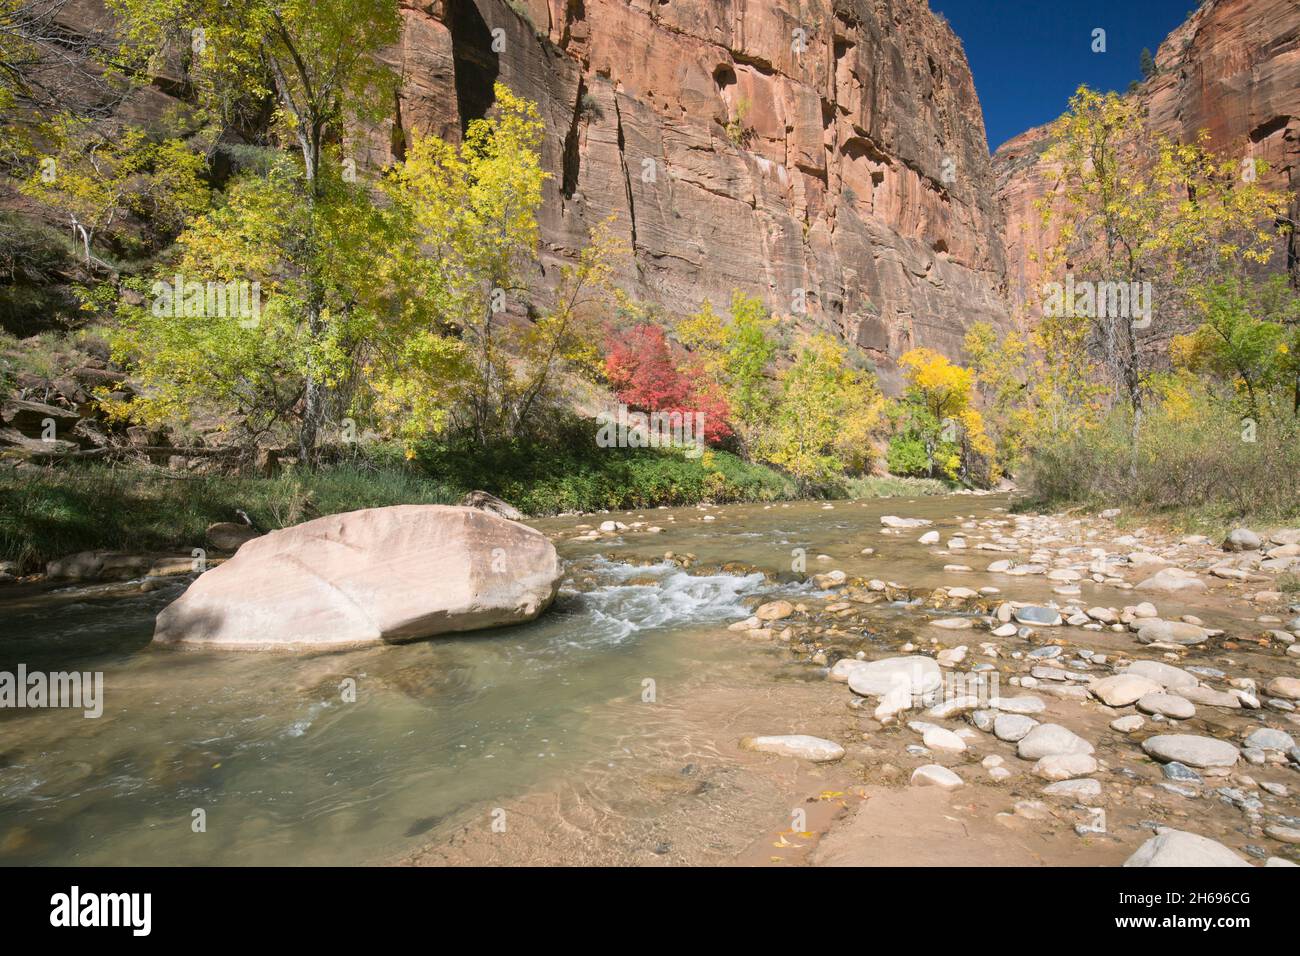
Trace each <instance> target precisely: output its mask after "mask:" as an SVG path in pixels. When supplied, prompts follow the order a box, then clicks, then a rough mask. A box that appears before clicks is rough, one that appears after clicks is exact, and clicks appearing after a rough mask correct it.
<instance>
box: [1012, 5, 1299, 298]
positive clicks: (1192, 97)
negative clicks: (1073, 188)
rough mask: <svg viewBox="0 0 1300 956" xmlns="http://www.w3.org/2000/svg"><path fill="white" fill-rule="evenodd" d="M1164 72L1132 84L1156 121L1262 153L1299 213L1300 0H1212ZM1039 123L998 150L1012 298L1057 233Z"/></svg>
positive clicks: (1024, 288)
mask: <svg viewBox="0 0 1300 956" xmlns="http://www.w3.org/2000/svg"><path fill="white" fill-rule="evenodd" d="M1156 65H1157V67H1158V68H1159V72H1158V73H1157V75H1156V76H1154V77H1153V78H1152V79H1151V80H1149V81H1148V82H1146V83H1145V84H1143V86H1142V88H1141V89H1140V90H1139V91H1138V92H1137V93H1136V95H1137V96H1140V97H1141V98H1142V101H1143V104H1144V105H1145V106H1146V108H1147V110H1148V115H1149V117H1150V120H1151V123H1152V125H1153V126H1154V127H1155V128H1156V129H1158V130H1160V131H1162V132H1165V133H1167V134H1169V135H1171V136H1174V137H1176V138H1178V139H1180V140H1183V141H1188V140H1190V139H1192V138H1193V137H1194V136H1195V135H1196V134H1197V132H1198V131H1199V130H1202V129H1204V130H1208V131H1209V133H1210V137H1211V146H1212V147H1213V148H1214V149H1216V150H1219V151H1226V152H1228V153H1230V154H1233V155H1237V154H1239V155H1240V156H1241V157H1242V158H1243V159H1244V158H1246V157H1253V158H1256V159H1262V160H1265V161H1266V162H1267V163H1268V165H1269V170H1268V172H1267V173H1265V174H1264V176H1262V177H1261V182H1264V183H1265V184H1266V185H1268V186H1270V187H1272V188H1275V189H1286V190H1288V191H1290V193H1291V195H1292V197H1293V199H1292V203H1291V219H1292V220H1293V221H1295V220H1298V219H1300V2H1297V0H1206V2H1205V3H1204V4H1203V5H1202V6H1201V7H1200V8H1199V9H1198V10H1197V11H1196V12H1195V13H1193V14H1192V15H1191V16H1190V17H1189V18H1188V19H1187V21H1186V22H1185V23H1184V24H1183V25H1182V26H1180V27H1179V28H1178V29H1177V30H1175V31H1174V32H1173V33H1171V34H1170V35H1169V36H1168V38H1167V39H1166V40H1165V42H1164V43H1162V44H1161V45H1160V49H1159V51H1158V52H1157V53H1156ZM1047 140H1048V137H1047V133H1046V129H1045V128H1043V127H1040V128H1037V129H1032V130H1029V131H1027V132H1025V133H1022V134H1021V135H1020V136H1017V137H1016V138H1015V139H1013V140H1010V141H1008V142H1007V143H1006V144H1004V145H1003V146H1002V147H1001V148H999V149H998V151H997V154H996V155H995V157H994V167H995V169H996V172H997V184H998V185H997V196H998V202H999V204H1000V206H1001V210H1002V214H1003V216H1004V218H1005V221H1006V250H1007V261H1008V268H1007V278H1008V284H1009V287H1010V293H1011V300H1012V303H1013V307H1016V308H1019V307H1023V305H1024V303H1025V302H1026V296H1027V294H1028V293H1029V292H1030V290H1033V289H1036V288H1037V285H1038V282H1039V274H1038V268H1037V265H1036V263H1035V262H1033V261H1032V255H1033V254H1034V253H1036V252H1041V251H1042V250H1043V249H1044V248H1047V247H1048V246H1050V245H1052V244H1053V243H1054V242H1055V241H1056V238H1057V236H1056V235H1055V233H1054V232H1053V231H1052V230H1051V229H1046V230H1045V229H1044V228H1043V227H1042V225H1041V223H1040V221H1039V219H1038V215H1037V213H1036V211H1035V209H1034V205H1033V204H1034V202H1035V201H1036V200H1037V199H1039V198H1041V197H1043V196H1045V195H1047V194H1048V193H1049V192H1050V191H1051V189H1052V183H1053V181H1054V179H1055V175H1054V174H1055V172H1056V171H1055V170H1053V169H1051V168H1049V167H1048V165H1047V164H1045V163H1042V162H1040V160H1039V155H1040V153H1041V151H1042V150H1043V149H1045V148H1046V146H1047ZM1298 258H1300V241H1298V240H1297V238H1296V237H1294V236H1293V237H1292V239H1291V242H1290V245H1289V248H1288V247H1284V246H1282V245H1279V248H1278V251H1277V254H1276V255H1275V257H1274V260H1273V263H1272V266H1273V267H1274V268H1278V269H1282V268H1290V269H1291V270H1292V271H1293V272H1295V271H1297V270H1300V262H1298V261H1297V260H1298Z"/></svg>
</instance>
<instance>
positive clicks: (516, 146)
mask: <svg viewBox="0 0 1300 956" xmlns="http://www.w3.org/2000/svg"><path fill="white" fill-rule="evenodd" d="M494 93H495V105H494V107H493V109H492V111H491V113H490V114H489V115H488V116H487V117H485V118H483V119H478V120H474V121H472V122H471V123H470V124H469V127H468V129H467V130H466V133H465V137H464V140H463V141H462V142H461V143H460V144H459V145H453V144H451V143H447V142H444V141H443V140H441V139H438V138H437V137H435V136H422V137H421V136H417V137H415V138H414V141H413V143H412V145H411V146H410V147H409V148H408V150H407V155H406V158H405V160H404V161H403V162H402V163H400V164H398V165H397V166H395V167H394V168H393V170H392V171H391V172H390V174H389V175H388V176H387V178H386V180H385V182H384V184H383V191H384V194H385V196H386V197H387V199H388V201H389V202H391V204H392V207H393V209H394V210H395V211H396V212H397V214H398V215H399V218H400V221H401V223H402V227H403V229H404V230H405V235H406V239H405V243H404V245H403V248H404V249H406V250H408V251H409V252H411V253H412V255H411V256H409V257H408V259H407V261H406V265H405V266H404V269H403V274H404V276H405V279H406V281H407V282H408V283H410V284H411V285H412V286H413V287H415V288H418V289H419V290H420V295H419V296H418V299H417V300H412V301H410V302H409V303H408V308H410V309H418V310H419V311H420V314H419V315H418V317H416V319H415V321H407V322H405V328H406V332H405V333H404V338H403V342H402V343H401V345H400V348H399V349H398V352H399V353H401V356H402V357H401V358H400V359H399V360H398V361H397V363H396V365H395V366H393V367H394V368H395V369H398V370H401V369H403V368H405V367H407V366H410V365H414V366H419V367H423V368H424V369H425V370H426V374H425V375H423V376H419V377H418V378H419V379H420V380H423V381H425V382H434V381H441V382H442V383H443V385H441V386H439V387H435V388H433V389H427V387H426V390H425V391H423V392H419V393H417V391H415V390H413V389H412V388H411V387H409V386H410V383H411V382H412V381H415V380H416V378H413V377H412V376H409V375H407V374H406V373H405V372H399V374H394V375H389V374H387V373H385V372H384V366H377V367H376V371H377V372H378V373H379V379H380V381H381V383H382V388H383V390H384V397H385V400H386V402H387V403H388V404H389V405H390V406H391V407H393V408H399V407H400V408H405V409H406V414H407V415H408V416H409V419H410V422H411V427H412V428H427V429H429V430H435V431H436V430H439V429H441V428H444V427H450V428H455V429H456V430H459V431H461V432H464V433H467V434H468V435H469V436H470V437H471V438H472V439H473V440H475V441H477V442H479V443H480V444H491V443H494V442H499V441H503V440H507V439H509V438H511V437H514V436H522V435H525V434H527V433H529V432H531V431H534V430H535V428H536V427H537V426H538V423H539V419H538V413H539V412H540V411H542V410H545V409H550V408H551V407H553V406H554V405H555V404H556V402H557V400H558V396H557V395H556V394H555V388H556V387H557V384H558V382H559V381H560V379H561V376H562V373H563V372H565V371H566V370H583V369H585V370H587V371H588V372H591V371H592V370H594V369H596V368H598V366H599V358H600V357H599V354H598V353H597V351H596V345H597V343H598V338H597V334H596V321H595V315H596V311H595V310H596V309H598V304H599V302H601V301H602V300H603V299H604V298H605V297H606V296H607V295H608V294H609V291H610V288H609V287H610V263H611V261H612V260H613V259H614V258H616V257H617V256H618V255H620V254H621V252H622V245H621V243H619V242H618V241H616V240H615V239H614V238H613V236H612V233H611V232H610V230H609V228H608V224H602V226H600V227H598V228H597V229H595V230H594V231H593V235H592V239H591V242H590V243H589V244H588V245H587V246H586V248H584V250H583V251H582V252H581V253H580V255H579V257H578V259H577V260H576V261H575V262H573V263H571V264H568V265H566V266H563V267H561V269H560V275H559V278H558V282H557V291H556V294H555V297H554V301H553V303H552V304H551V305H550V306H549V307H545V308H534V306H533V299H534V296H533V295H532V290H531V289H530V288H529V282H528V277H529V275H530V273H532V272H533V271H534V269H535V264H536V257H537V244H538V236H539V233H538V225H537V211H538V209H539V208H540V206H541V202H542V184H543V182H544V181H545V180H546V178H547V176H548V174H547V173H546V172H544V171H543V170H542V168H541V155H540V149H541V139H542V133H543V124H542V122H541V120H540V118H539V117H538V113H537V106H536V104H534V103H531V102H529V101H527V100H525V99H522V98H521V97H518V96H516V95H515V94H514V93H513V92H511V90H510V89H509V88H508V87H506V86H505V85H503V84H499V83H498V84H497V85H496V87H495V91H494ZM530 310H531V311H533V312H534V313H535V314H531V315H530V314H527V313H529V312H530Z"/></svg>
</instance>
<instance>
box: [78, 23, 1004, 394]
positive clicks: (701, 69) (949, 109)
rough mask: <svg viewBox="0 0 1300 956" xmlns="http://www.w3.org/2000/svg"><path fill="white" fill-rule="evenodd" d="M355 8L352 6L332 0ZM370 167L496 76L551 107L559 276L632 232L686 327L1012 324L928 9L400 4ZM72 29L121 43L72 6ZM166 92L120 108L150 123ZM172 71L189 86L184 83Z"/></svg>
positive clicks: (942, 31)
mask: <svg viewBox="0 0 1300 956" xmlns="http://www.w3.org/2000/svg"><path fill="white" fill-rule="evenodd" d="M328 2H335V3H343V2H346V0H328ZM402 16H403V19H404V22H405V27H404V30H403V34H402V39H401V42H400V43H399V45H398V46H397V47H396V48H395V49H393V50H391V51H389V52H388V53H387V55H386V57H385V58H386V59H387V61H388V62H389V63H390V64H391V65H392V66H393V67H394V68H395V69H397V70H398V71H399V72H400V75H401V77H402V82H401V88H400V92H399V94H398V96H397V98H396V101H395V102H394V104H393V115H392V121H391V122H390V123H389V124H388V126H387V128H384V129H379V130H372V131H369V132H367V133H365V134H362V135H359V136H358V137H357V139H358V142H355V143H352V144H350V146H349V149H350V150H351V151H352V152H353V153H354V155H355V158H356V159H357V160H358V161H359V162H360V163H361V164H363V165H369V166H371V167H377V166H382V165H384V164H386V163H388V162H390V161H392V160H393V159H394V158H395V157H396V156H400V154H401V152H402V148H403V144H404V143H405V142H409V140H410V138H411V136H412V135H414V134H415V133H417V132H420V133H434V134H437V135H439V136H442V137H444V138H456V137H459V135H460V133H461V131H462V129H463V128H464V125H465V124H466V123H467V122H468V121H469V120H470V119H472V118H474V117H478V116H482V115H483V114H484V113H485V112H486V111H487V110H488V109H489V108H490V106H491V104H492V98H493V94H492V87H493V83H494V81H498V80H499V81H502V82H505V83H507V84H508V85H510V86H511V87H512V88H513V89H514V90H515V91H516V92H518V93H520V94H521V95H523V96H526V97H528V98H529V99H532V100H535V101H536V102H537V103H538V104H539V106H540V109H541V113H542V116H543V118H544V120H545V123H546V137H545V142H544V146H543V160H544V165H545V167H546V169H547V170H548V171H549V172H550V173H551V179H550V180H549V182H548V183H547V185H546V192H545V202H544V205H543V210H542V213H541V218H542V235H543V246H544V248H543V250H542V253H543V255H542V261H543V267H544V268H543V271H544V273H545V275H544V276H542V277H541V278H542V281H543V282H548V281H553V279H554V277H555V273H556V270H557V267H558V264H559V263H560V262H562V261H564V260H566V259H569V258H571V257H572V256H573V255H574V253H575V252H576V250H578V249H579V248H580V247H581V246H582V245H583V244H584V243H585V241H586V239H587V236H588V233H589V231H590V229H591V228H592V226H594V225H595V224H597V223H599V222H602V221H604V220H606V219H608V218H609V217H611V216H612V217H614V220H615V222H616V226H615V229H616V232H618V233H619V234H620V235H621V236H622V238H623V239H624V240H625V241H626V243H627V245H628V247H629V248H630V249H631V250H632V255H631V256H629V257H628V259H627V260H626V261H625V262H624V263H623V264H622V268H621V271H620V275H619V277H618V278H619V281H620V284H621V285H622V286H623V287H624V288H626V289H627V290H628V291H629V292H631V293H632V294H634V295H636V296H637V297H638V298H641V299H643V300H645V301H648V302H651V303H654V304H657V305H658V306H660V307H661V308H662V309H663V310H664V311H666V312H668V313H670V314H672V313H676V314H685V313H688V312H692V311H694V310H695V309H697V308H698V307H699V305H700V303H701V302H702V301H703V300H704V299H706V298H708V299H711V300H712V301H713V302H714V304H715V305H718V306H725V304H726V302H727V301H728V300H729V299H730V296H731V292H732V290H733V289H737V288H738V289H741V290H743V291H744V292H746V293H749V294H751V295H758V296H761V297H762V298H763V299H764V301H765V302H766V303H767V304H768V305H769V307H770V308H771V309H772V310H773V311H774V312H776V313H778V314H780V315H783V316H792V317H793V318H794V319H795V321H796V322H797V323H798V324H799V325H800V326H801V327H804V328H822V329H826V330H828V331H832V332H834V333H835V334H836V335H838V336H839V337H840V338H841V339H843V340H844V341H846V342H848V343H850V344H853V345H856V346H857V347H858V348H860V349H861V350H862V351H863V352H865V353H866V354H867V355H869V356H870V357H872V358H874V359H875V360H876V361H877V362H878V363H879V366H880V369H881V372H882V374H883V375H884V376H885V378H886V380H887V384H888V383H889V380H890V377H891V376H892V374H893V370H894V364H893V361H892V359H893V358H896V357H897V356H898V355H899V354H900V353H901V352H903V351H905V350H906V349H908V348H911V347H913V346H917V345H925V346H930V347H933V348H937V349H940V350H941V351H943V352H946V353H947V354H949V355H954V356H955V355H957V354H958V353H959V352H960V347H961V339H962V335H963V332H964V329H965V327H966V326H968V325H969V324H970V323H971V322H974V321H976V320H980V319H983V320H988V321H992V322H995V323H1005V322H1006V321H1007V309H1006V306H1005V304H1004V299H1003V296H1004V292H1005V257H1004V252H1003V247H1002V241H1001V232H1002V228H1001V226H1002V224H1001V212H1000V210H999V208H998V205H997V203H996V201H995V199H994V177H993V170H992V164H991V160H990V157H989V155H988V146H987V142H986V140H985V135H984V125H983V119H982V115H981V113H980V108H979V103H978V100H977V98H976V95H975V88H974V84H973V82H972V79H971V74H970V69H969V67H968V65H967V63H966V58H965V55H964V53H963V51H962V48H961V44H960V42H959V41H958V39H957V38H956V36H955V35H954V34H953V32H952V31H951V29H950V28H949V27H948V26H947V24H946V23H944V22H943V21H941V20H939V19H938V18H936V17H935V16H934V15H933V14H932V13H931V12H930V9H929V7H928V4H927V2H926V0H403V7H402ZM63 21H64V24H65V25H66V26H67V27H68V28H69V29H71V30H73V31H78V30H89V29H99V28H106V27H107V26H108V24H109V19H108V16H107V14H106V13H105V12H104V9H103V4H102V0H70V3H69V5H68V7H67V8H65V10H64V13H63ZM166 79H167V78H160V79H159V81H158V82H157V83H155V85H154V86H152V87H149V88H146V89H144V90H142V91H140V92H139V93H138V94H137V95H135V96H133V97H132V98H131V100H130V101H129V102H128V103H127V104H125V105H124V107H123V108H122V114H123V115H124V117H125V118H127V119H128V120H130V121H132V122H144V123H147V122H148V121H149V119H150V117H156V116H157V115H160V114H161V113H162V112H163V111H164V110H165V109H166V108H167V107H168V105H169V103H171V102H172V101H171V100H170V98H169V96H168V94H167V92H166V91H167V90H168V89H171V88H172V84H170V83H168V82H165V80H166ZM173 79H174V78H173Z"/></svg>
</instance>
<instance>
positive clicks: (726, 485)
mask: <svg viewBox="0 0 1300 956" xmlns="http://www.w3.org/2000/svg"><path fill="white" fill-rule="evenodd" d="M569 437H572V436H569ZM475 488H480V489H483V490H484V491H489V492H491V493H493V494H496V495H499V496H500V497H502V498H504V499H505V500H507V501H509V502H511V503H512V504H514V505H515V506H516V507H518V508H519V509H520V510H521V511H523V512H524V513H525V514H529V515H547V514H556V513H559V512H563V511H598V510H602V509H607V508H609V509H629V508H639V507H652V506H656V505H661V504H663V505H686V504H695V503H697V502H699V501H704V500H710V501H714V502H726V501H774V500H778V499H786V498H794V497H795V496H796V492H797V488H796V486H795V483H794V482H793V481H791V480H790V479H789V478H787V477H785V476H783V475H781V474H779V473H777V472H775V471H773V470H772V469H770V468H765V467H763V466H761V465H754V464H750V463H748V462H744V461H742V460H740V459H739V458H737V457H735V456H734V455H729V454H726V453H723V452H714V453H709V454H708V455H706V456H705V457H704V458H702V459H690V458H686V457H685V456H684V455H682V453H681V452H674V451H667V450H656V449H598V448H596V446H595V443H594V440H593V441H591V443H590V445H588V444H587V443H586V442H583V441H577V442H576V443H570V444H567V445H564V444H557V443H551V444H548V445H546V446H538V445H512V446H508V447H498V448H492V449H483V448H478V447H476V446H472V445H468V444H442V445H430V446H428V447H426V448H425V449H424V450H423V452H422V453H421V455H420V456H419V457H418V458H417V460H416V461H413V462H406V461H404V460H403V458H402V456H401V454H400V452H398V450H396V449H394V448H391V447H384V448H372V449H370V451H369V454H368V455H366V456H357V457H356V458H355V459H354V460H352V461H349V462H347V463H341V464H335V465H331V466H326V467H322V468H320V469H318V470H316V471H296V470H292V469H291V470H288V471H286V472H284V473H282V474H280V475H278V476H276V477H273V478H256V477H237V476H221V475H212V476H187V475H177V474H173V473H170V472H167V471H164V470H162V469H159V468H147V467H143V466H130V465H117V466H109V465H103V464H83V465H78V466H69V467H58V468H55V467H49V468H41V469H25V470H21V471H19V470H4V471H0V559H3V560H11V561H17V562H18V563H19V564H20V565H21V566H22V568H23V570H24V571H34V570H39V569H41V568H43V567H44V565H45V563H46V562H48V561H50V560H53V559H54V558H58V557H63V556H64V555H68V554H73V553H76V552H78V551H90V550H99V549H103V550H112V551H129V552H148V551H188V550H189V549H191V548H194V547H201V546H203V545H204V538H205V532H206V529H207V527H208V525H210V524H212V523H213V522H216V521H232V520H237V519H236V516H235V510H236V509H242V510H244V511H246V512H248V514H249V515H250V516H251V517H252V519H253V520H254V522H255V523H256V524H257V525H258V526H259V527H262V528H264V529H267V530H273V529H276V528H283V527H287V526H289V525H294V524H298V523H300V522H302V521H307V520H310V519H311V518H315V517H319V516H320V515H326V514H335V513H338V512H342V511H353V510H356V509H360V508H377V507H383V506H386V505H395V504H451V503H455V502H457V501H459V500H460V498H461V497H462V496H463V495H464V494H465V492H466V491H468V490H471V489H475Z"/></svg>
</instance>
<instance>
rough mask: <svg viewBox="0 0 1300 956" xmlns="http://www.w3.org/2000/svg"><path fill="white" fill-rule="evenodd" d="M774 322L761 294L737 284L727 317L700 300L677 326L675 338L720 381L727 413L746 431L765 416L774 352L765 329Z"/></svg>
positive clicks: (755, 428)
mask: <svg viewBox="0 0 1300 956" xmlns="http://www.w3.org/2000/svg"><path fill="white" fill-rule="evenodd" d="M775 325H776V322H775V321H774V320H773V319H772V318H771V316H770V313H769V312H768V309H767V307H766V306H765V305H764V304H763V301H762V300H761V299H759V298H756V297H752V296H747V295H745V294H744V293H743V292H741V291H740V290H739V289H737V290H735V291H734V292H732V295H731V307H730V312H729V315H728V317H727V318H723V317H722V316H719V315H717V314H716V313H715V312H714V311H713V305H712V303H710V302H709V301H708V300H705V302H704V303H703V305H702V306H701V307H700V310H699V311H698V312H696V313H695V314H694V315H691V316H689V317H687V318H686V319H684V320H682V321H681V322H680V323H679V324H678V326H677V337H678V338H679V339H680V340H681V342H682V344H683V345H685V346H686V347H687V348H689V349H691V350H692V351H693V352H694V353H695V354H696V355H697V356H698V357H699V361H700V364H701V368H702V369H703V371H704V372H705V373H706V374H708V375H710V376H711V377H712V378H713V380H714V381H716V382H717V383H718V384H719V385H720V386H721V388H722V391H723V393H724V394H725V395H726V398H727V403H728V405H729V406H730V408H731V411H732V415H733V416H734V418H735V420H736V422H737V423H738V424H739V425H740V426H741V427H742V428H743V429H744V430H745V432H746V434H747V435H748V434H751V433H752V434H756V433H757V432H758V430H759V429H761V427H762V425H763V423H764V422H766V421H767V419H768V418H769V417H770V415H771V409H772V395H771V388H770V385H769V382H768V372H767V370H768V366H769V365H770V364H771V362H772V360H773V358H775V356H776V352H777V344H776V342H775V341H773V340H772V338H771V334H770V333H771V331H772V329H773V328H774V327H775Z"/></svg>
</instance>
